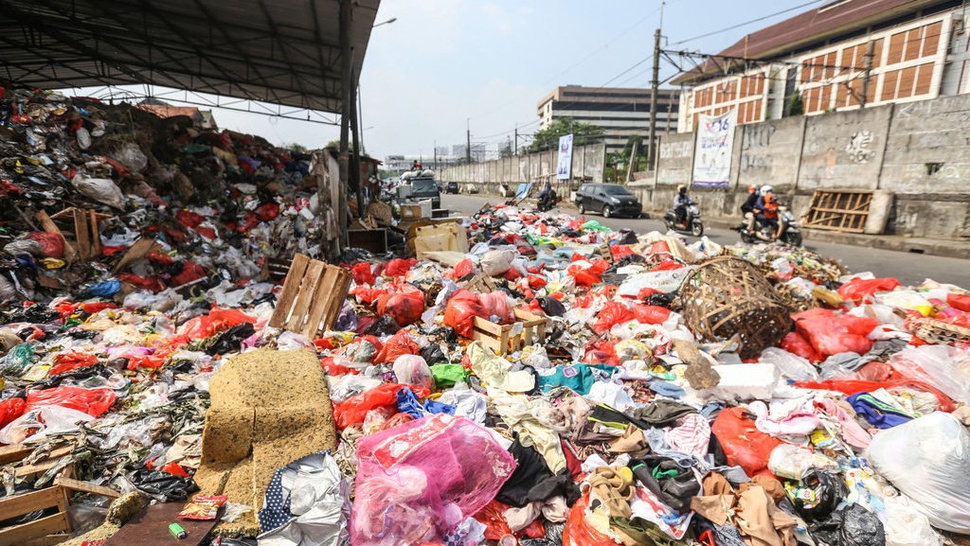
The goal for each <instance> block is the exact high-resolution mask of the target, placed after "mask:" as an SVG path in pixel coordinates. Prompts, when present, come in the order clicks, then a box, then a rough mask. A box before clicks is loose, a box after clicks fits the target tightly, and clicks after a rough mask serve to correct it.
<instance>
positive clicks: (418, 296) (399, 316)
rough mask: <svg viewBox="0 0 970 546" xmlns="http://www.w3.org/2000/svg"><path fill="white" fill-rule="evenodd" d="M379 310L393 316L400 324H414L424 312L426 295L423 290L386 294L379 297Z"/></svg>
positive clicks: (380, 312)
mask: <svg viewBox="0 0 970 546" xmlns="http://www.w3.org/2000/svg"><path fill="white" fill-rule="evenodd" d="M377 312H378V313H379V314H381V315H389V316H391V317H392V318H393V319H394V322H397V324H398V325H399V326H407V325H408V324H414V323H415V322H418V321H419V320H421V313H423V312H424V295H423V294H422V293H421V292H398V293H397V294H385V295H383V296H381V297H379V298H377Z"/></svg>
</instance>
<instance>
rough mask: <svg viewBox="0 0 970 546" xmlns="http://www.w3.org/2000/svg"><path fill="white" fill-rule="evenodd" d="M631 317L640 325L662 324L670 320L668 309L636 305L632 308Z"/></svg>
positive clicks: (657, 306)
mask: <svg viewBox="0 0 970 546" xmlns="http://www.w3.org/2000/svg"><path fill="white" fill-rule="evenodd" d="M633 316H634V317H635V318H636V319H637V322H639V323H641V324H663V323H664V322H667V319H669V318H670V309H667V308H666V307H660V306H659V305H647V304H643V303H638V304H636V305H634V306H633Z"/></svg>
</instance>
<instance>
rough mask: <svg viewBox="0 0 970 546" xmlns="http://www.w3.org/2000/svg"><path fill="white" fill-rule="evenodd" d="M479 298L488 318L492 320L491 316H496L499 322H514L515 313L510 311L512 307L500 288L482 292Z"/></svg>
mask: <svg viewBox="0 0 970 546" xmlns="http://www.w3.org/2000/svg"><path fill="white" fill-rule="evenodd" d="M509 271H511V269H510V270H509ZM479 299H480V300H481V302H482V306H484V307H485V310H486V311H487V312H488V318H489V320H492V319H493V317H498V321H499V324H508V323H510V322H515V314H514V313H513V312H512V307H511V306H509V299H508V298H507V297H505V292H502V291H501V290H499V291H497V292H489V293H488V294H482V295H481V296H480V298H479Z"/></svg>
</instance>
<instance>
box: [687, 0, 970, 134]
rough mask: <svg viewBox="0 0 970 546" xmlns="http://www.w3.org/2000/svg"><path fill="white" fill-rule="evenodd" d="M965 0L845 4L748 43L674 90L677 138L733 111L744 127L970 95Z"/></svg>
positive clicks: (841, 0)
mask: <svg viewBox="0 0 970 546" xmlns="http://www.w3.org/2000/svg"><path fill="white" fill-rule="evenodd" d="M965 4H966V2H965V1H963V0H838V1H834V2H831V3H829V4H826V5H824V6H821V7H819V8H817V9H813V10H810V11H807V12H805V13H802V14H800V15H796V16H794V17H792V18H790V19H787V20H785V21H782V22H780V23H777V24H774V25H771V26H769V27H767V28H764V29H762V30H759V31H757V32H754V33H752V34H749V35H747V36H745V37H744V38H743V39H741V40H740V41H738V42H737V43H736V44H734V45H732V46H731V47H729V48H727V49H725V50H724V51H722V52H721V53H720V54H719V55H718V56H717V57H714V58H711V59H709V60H707V61H705V62H704V63H702V64H701V65H700V66H699V67H698V68H697V69H695V70H693V71H690V72H687V73H685V74H683V75H681V76H680V77H678V78H676V79H675V80H674V83H677V84H680V85H684V86H687V88H686V89H685V90H684V92H683V93H682V95H681V100H680V106H681V116H680V123H679V127H678V129H679V131H681V132H688V131H692V130H694V128H695V127H696V125H697V117H698V116H699V115H701V114H707V115H718V114H721V113H724V112H726V111H728V110H730V109H732V108H735V109H737V111H738V123H751V122H757V121H764V120H766V119H777V118H780V117H782V116H783V115H784V113H785V110H786V105H790V104H792V97H793V95H795V94H796V93H798V94H800V98H801V101H802V105H803V110H804V113H805V114H809V115H811V114H820V113H824V112H827V111H833V110H848V109H853V108H860V107H864V106H869V105H880V104H887V103H901V102H909V101H916V100H924V99H932V98H936V97H938V96H940V95H957V94H962V93H967V92H970V48H968V44H970V30H968V29H967V24H968V23H970V18H968V14H970V10H968V9H965V6H964V5H965Z"/></svg>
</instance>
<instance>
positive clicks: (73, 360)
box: [47, 353, 98, 376]
mask: <svg viewBox="0 0 970 546" xmlns="http://www.w3.org/2000/svg"><path fill="white" fill-rule="evenodd" d="M97 363H98V357H96V356H94V355H92V354H88V353H60V354H59V355H57V356H55V357H54V365H53V366H51V369H50V371H48V372H47V374H48V375H50V376H55V375H60V374H62V373H66V372H69V371H72V370H76V369H78V368H86V367H88V366H94V365H95V364H97Z"/></svg>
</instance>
